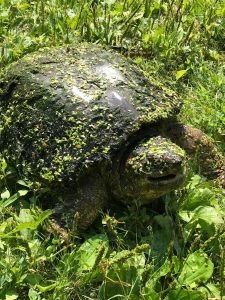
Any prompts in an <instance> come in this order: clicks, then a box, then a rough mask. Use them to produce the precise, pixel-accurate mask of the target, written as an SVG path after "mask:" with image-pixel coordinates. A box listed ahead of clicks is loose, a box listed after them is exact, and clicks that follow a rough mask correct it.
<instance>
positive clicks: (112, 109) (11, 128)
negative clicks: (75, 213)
mask: <svg viewBox="0 0 225 300" xmlns="http://www.w3.org/2000/svg"><path fill="white" fill-rule="evenodd" d="M179 108H180V102H179V101H178V100H177V98H176V96H175V95H174V94H173V93H171V92H170V91H169V90H166V89H165V88H163V87H161V86H160V85H157V84H156V83H155V82H151V81H149V79H147V77H146V76H145V75H144V74H143V72H142V71H141V70H140V69H139V68H138V67H137V66H136V65H135V64H134V63H133V62H131V61H130V60H128V59H127V58H125V57H124V56H122V55H120V54H118V53H115V52H114V51H112V50H109V49H104V48H103V47H100V46H97V45H88V44H87V45H85V44H83V45H77V46H73V47H72V46H71V47H70V48H66V47H56V48H44V49H42V50H39V51H37V52H35V53H33V54H28V55H26V56H25V57H24V58H22V59H21V60H19V61H18V62H16V63H13V64H12V65H11V66H9V67H8V68H7V70H6V71H5V72H4V75H3V76H2V78H1V83H0V113H1V120H0V152H1V153H2V155H3V156H4V157H5V158H6V159H7V160H8V161H9V162H10V163H12V164H14V165H15V166H16V167H17V168H19V169H20V170H22V171H23V172H24V173H25V174H27V175H29V176H33V177H35V178H38V179H39V180H43V181H48V182H49V181H50V182H59V181H64V180H74V178H77V177H78V176H79V174H80V173H81V172H83V171H84V170H85V169H88V168H89V167H90V166H92V165H94V164H96V163H97V164H99V163H103V164H104V162H108V163H110V162H111V161H112V159H113V157H114V156H116V153H118V151H119V150H120V149H121V148H125V147H127V145H128V144H129V141H130V139H132V137H133V136H135V135H136V136H138V134H139V132H140V130H141V129H142V128H143V127H144V126H146V125H149V126H151V124H153V123H157V122H161V120H163V119H167V118H170V117H173V116H174V115H176V114H177V113H178V112H179Z"/></svg>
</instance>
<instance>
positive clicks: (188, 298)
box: [165, 289, 206, 300]
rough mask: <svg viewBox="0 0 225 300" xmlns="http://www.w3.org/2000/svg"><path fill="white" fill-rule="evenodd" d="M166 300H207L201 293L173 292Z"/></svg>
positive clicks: (181, 290)
mask: <svg viewBox="0 0 225 300" xmlns="http://www.w3.org/2000/svg"><path fill="white" fill-rule="evenodd" d="M165 300H206V298H205V295H204V294H203V293H201V292H199V291H188V290H183V289H180V290H173V291H170V292H169V294H168V295H167V296H166V298H165Z"/></svg>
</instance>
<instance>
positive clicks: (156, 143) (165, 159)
mask: <svg viewBox="0 0 225 300" xmlns="http://www.w3.org/2000/svg"><path fill="white" fill-rule="evenodd" d="M185 165H186V159H185V152H184V151H183V150H182V149H181V148H180V147H179V146H177V145H176V144H174V143H172V142H171V141H170V140H169V139H166V138H163V137H160V136H158V137H152V138H149V139H147V140H142V141H141V142H140V143H138V144H137V145H136V146H135V147H133V148H132V149H131V151H129V152H128V155H127V156H126V158H125V159H124V162H123V163H122V165H121V170H120V193H121V196H122V197H121V198H122V199H123V201H125V202H127V201H128V202H129V201H130V200H132V199H134V200H137V201H139V202H140V203H141V204H146V203H149V202H151V200H153V199H155V198H158V197H160V196H162V195H164V194H166V193H168V192H170V191H172V190H175V189H177V188H178V187H180V186H181V185H182V183H183V182H184V179H185V175H186V171H185V170H186V167H185Z"/></svg>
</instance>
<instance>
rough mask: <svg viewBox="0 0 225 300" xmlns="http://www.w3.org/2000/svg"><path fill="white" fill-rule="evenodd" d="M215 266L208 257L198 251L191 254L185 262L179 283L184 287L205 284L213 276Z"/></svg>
mask: <svg viewBox="0 0 225 300" xmlns="http://www.w3.org/2000/svg"><path fill="white" fill-rule="evenodd" d="M213 269H214V265H213V263H212V261H211V260H210V259H209V258H208V256H207V255H206V254H205V253H204V252H202V251H201V250H198V251H196V252H194V253H191V254H190V255H189V256H188V257H187V259H186V261H185V262H184V265H183V268H182V270H181V274H180V276H179V277H178V283H179V284H180V285H182V286H187V287H188V286H190V285H193V284H194V285H199V284H201V283H205V282H206V281H207V280H209V278H210V277H211V276H212V274H213Z"/></svg>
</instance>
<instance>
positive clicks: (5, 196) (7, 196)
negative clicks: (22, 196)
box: [1, 189, 10, 200]
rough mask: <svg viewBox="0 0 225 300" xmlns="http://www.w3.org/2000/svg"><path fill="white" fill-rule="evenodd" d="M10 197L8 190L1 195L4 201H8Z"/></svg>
mask: <svg viewBox="0 0 225 300" xmlns="http://www.w3.org/2000/svg"><path fill="white" fill-rule="evenodd" d="M9 197H10V192H9V191H8V190H7V189H6V190H5V191H4V192H3V193H1V198H2V200H5V199H8V198H9Z"/></svg>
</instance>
